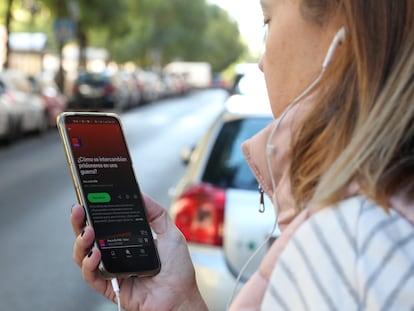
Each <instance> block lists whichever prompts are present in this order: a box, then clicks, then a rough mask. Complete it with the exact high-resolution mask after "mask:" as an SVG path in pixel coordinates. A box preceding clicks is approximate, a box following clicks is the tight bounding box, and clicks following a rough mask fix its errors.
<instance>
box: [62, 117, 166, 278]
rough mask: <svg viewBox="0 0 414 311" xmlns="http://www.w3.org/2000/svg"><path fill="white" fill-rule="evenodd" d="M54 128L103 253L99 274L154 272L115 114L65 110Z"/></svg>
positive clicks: (153, 251) (156, 263)
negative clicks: (56, 130) (59, 136)
mask: <svg viewBox="0 0 414 311" xmlns="http://www.w3.org/2000/svg"><path fill="white" fill-rule="evenodd" d="M57 124H58V129H59V133H60V135H61V138H62V141H63V145H64V147H65V153H66V157H67V160H68V163H69V167H70V170H71V175H72V179H73V183H74V186H75V191H76V195H77V198H78V201H79V203H80V204H81V205H83V206H84V209H85V213H86V218H87V222H88V224H90V225H91V226H92V227H93V228H94V231H95V245H96V246H97V247H98V248H99V249H100V251H101V254H102V259H101V263H100V265H99V271H100V272H101V274H102V275H103V277H105V278H107V279H110V278H113V277H131V276H152V275H155V274H157V273H158V272H159V270H160V268H161V264H160V260H159V256H158V252H157V248H156V245H155V242H154V238H153V235H152V231H151V228H150V225H149V223H148V221H147V218H146V214H145V210H144V201H143V198H142V195H141V191H140V188H139V185H138V182H137V180H136V177H135V173H134V169H133V165H132V161H131V157H130V154H129V151H128V147H127V143H126V140H125V136H124V134H123V131H122V126H121V121H120V118H119V116H118V115H116V114H113V113H88V112H64V113H62V114H60V115H59V117H58V122H57Z"/></svg>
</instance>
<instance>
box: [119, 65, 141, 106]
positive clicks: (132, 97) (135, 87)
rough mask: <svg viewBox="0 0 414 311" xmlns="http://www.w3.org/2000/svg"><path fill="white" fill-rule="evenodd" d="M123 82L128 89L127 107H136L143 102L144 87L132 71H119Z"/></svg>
mask: <svg viewBox="0 0 414 311" xmlns="http://www.w3.org/2000/svg"><path fill="white" fill-rule="evenodd" d="M119 76H120V78H121V82H122V83H123V84H124V86H125V88H126V90H127V96H128V100H127V101H128V103H127V108H134V107H137V106H139V105H140V104H141V103H142V89H143V85H142V83H141V81H139V80H138V78H137V76H136V75H135V74H134V73H132V72H127V71H122V72H119Z"/></svg>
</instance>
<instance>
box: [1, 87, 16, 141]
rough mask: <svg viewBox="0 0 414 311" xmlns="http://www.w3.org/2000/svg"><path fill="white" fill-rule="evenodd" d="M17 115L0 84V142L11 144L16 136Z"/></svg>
mask: <svg viewBox="0 0 414 311" xmlns="http://www.w3.org/2000/svg"><path fill="white" fill-rule="evenodd" d="M18 120H19V115H18V114H17V112H16V111H15V109H14V106H13V102H12V100H11V98H10V97H9V96H7V94H6V93H5V92H4V89H3V88H2V87H1V84H0V140H1V141H2V142H6V143H11V142H13V140H14V138H15V137H16V136H17V135H18V130H17V128H16V127H17V123H18Z"/></svg>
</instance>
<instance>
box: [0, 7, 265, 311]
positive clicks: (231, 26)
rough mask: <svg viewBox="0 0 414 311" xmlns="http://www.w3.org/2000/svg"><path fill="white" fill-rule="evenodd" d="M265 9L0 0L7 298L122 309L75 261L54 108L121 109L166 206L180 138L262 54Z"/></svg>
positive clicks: (1, 202)
mask: <svg viewBox="0 0 414 311" xmlns="http://www.w3.org/2000/svg"><path fill="white" fill-rule="evenodd" d="M262 19H263V18H262V15H261V11H260V5H259V1H258V0H244V1H240V0H237V1H236V0H222V1H219V0H214V1H207V0H169V1H165V0H164V1H162V0H2V1H0V172H1V173H0V176H1V177H0V236H1V237H2V240H3V244H2V249H1V251H0V272H1V275H2V278H1V280H0V309H1V310H16V311H17V310H50V311H54V310H64V311H71V310H92V311H95V310H96V311H104V310H115V309H116V306H115V305H113V304H112V303H109V302H106V300H105V299H104V298H103V297H101V296H100V295H98V294H96V293H95V292H94V291H93V290H91V289H90V288H89V287H88V286H87V285H86V284H85V283H84V282H83V280H82V278H81V273H80V271H79V269H78V267H77V266H76V265H75V264H74V262H73V261H72V245H73V241H74V237H73V234H72V231H71V228H70V222H69V219H70V208H71V206H72V204H73V203H74V202H75V201H76V197H75V192H74V190H73V186H72V183H71V177H70V174H69V169H68V167H67V164H66V158H65V156H64V152H63V147H62V146H61V142H60V139H59V136H58V133H57V131H56V123H55V122H56V121H55V120H56V116H57V115H58V114H59V113H61V112H62V111H67V110H93V111H100V110H105V111H106V110H112V111H115V112H117V113H119V114H120V115H121V119H122V122H123V126H124V129H125V132H126V136H127V140H128V142H129V147H130V152H131V155H132V157H133V160H134V165H135V170H136V175H137V177H138V179H139V182H140V184H141V187H142V190H143V191H144V192H146V193H148V194H150V195H151V196H153V197H154V198H155V199H157V200H158V201H159V202H160V203H162V204H163V206H165V207H166V208H167V209H168V208H169V206H170V205H171V200H172V197H171V189H173V188H174V187H175V186H176V185H177V184H178V182H179V180H180V179H181V178H182V177H183V176H184V175H185V174H186V171H187V167H186V165H185V163H183V161H182V157H181V156H182V154H181V152H182V150H183V148H184V147H188V146H195V145H197V143H198V142H199V141H200V139H201V137H202V136H203V134H204V133H205V132H206V131H207V130H208V128H209V127H210V126H211V124H212V122H213V121H214V120H215V119H216V117H217V116H218V115H219V114H221V113H222V112H223V111H224V110H226V109H227V108H226V103H227V101H228V99H229V98H230V97H232V96H233V94H234V93H241V92H240V91H239V90H236V88H235V87H236V86H235V83H236V80H238V79H239V78H240V74H241V73H240V71H239V68H241V67H240V65H241V64H246V63H247V64H249V66H250V64H251V63H255V62H257V59H258V58H259V56H260V50H261V44H262V41H263V35H262V32H261V30H262V25H263V21H262ZM252 66H253V67H255V68H257V66H256V65H252ZM260 90H262V88H260Z"/></svg>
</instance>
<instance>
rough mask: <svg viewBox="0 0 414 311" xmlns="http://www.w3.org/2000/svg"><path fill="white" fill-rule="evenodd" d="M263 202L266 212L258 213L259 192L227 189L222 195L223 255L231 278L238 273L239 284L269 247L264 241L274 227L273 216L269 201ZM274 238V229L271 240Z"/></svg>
mask: <svg viewBox="0 0 414 311" xmlns="http://www.w3.org/2000/svg"><path fill="white" fill-rule="evenodd" d="M264 199H265V207H266V208H265V211H264V212H263V213H260V212H259V207H260V192H259V191H247V190H239V189H228V190H227V192H226V207H225V216H224V219H225V221H224V228H223V251H224V256H225V259H226V263H227V265H228V267H229V270H230V271H231V273H232V274H233V275H234V276H235V277H237V276H238V275H239V274H240V273H241V272H242V275H241V279H242V280H243V281H245V280H247V279H248V278H249V277H250V276H251V275H252V274H253V273H254V271H256V270H257V268H258V266H259V264H260V262H261V260H262V258H263V256H264V254H265V253H266V252H267V250H268V248H269V246H270V243H271V242H270V241H267V237H268V236H269V234H271V233H272V230H273V228H274V226H275V222H276V219H275V212H274V208H273V205H272V204H271V202H270V200H269V198H267V196H265V197H264ZM278 235H279V231H278V229H276V230H275V232H274V233H273V236H274V237H276V236H278ZM272 240H273V239H272ZM263 243H264V245H263V247H261V248H260V249H258V248H259V247H260V246H261V245H262V244H263ZM255 252H257V254H255ZM254 254H255V255H254ZM253 255H254V256H253ZM252 256H253V257H252ZM246 263H248V264H247V266H246V268H245V270H243V269H244V266H245V264H246ZM242 270H243V271H242Z"/></svg>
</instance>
